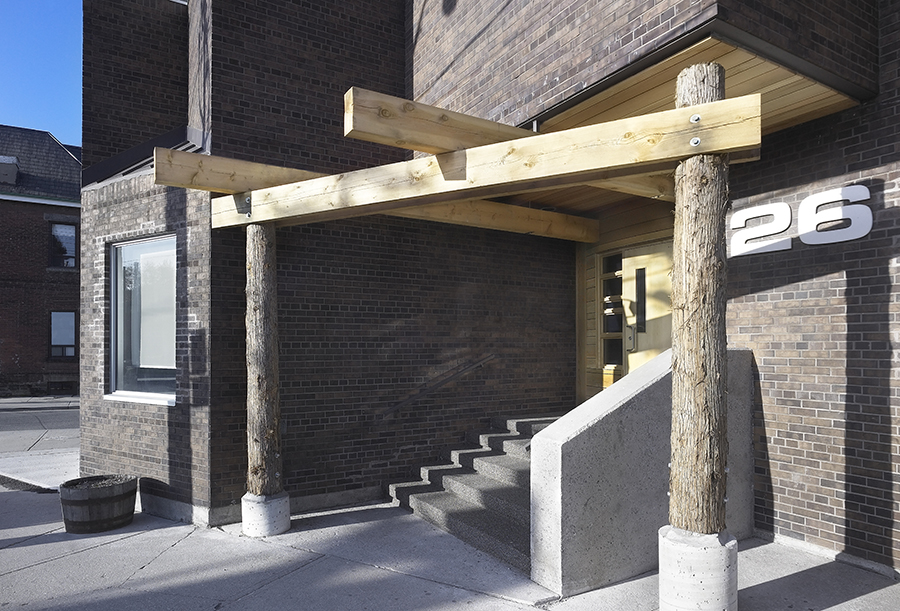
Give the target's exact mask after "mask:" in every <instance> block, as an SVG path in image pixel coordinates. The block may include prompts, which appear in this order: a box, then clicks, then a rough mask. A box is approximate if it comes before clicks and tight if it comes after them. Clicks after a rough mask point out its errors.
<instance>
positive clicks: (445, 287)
mask: <svg viewBox="0 0 900 611" xmlns="http://www.w3.org/2000/svg"><path fill="white" fill-rule="evenodd" d="M243 244H244V237H243V234H242V232H241V231H239V230H238V231H231V230H226V231H224V232H223V231H217V232H215V233H214V245H213V251H214V252H218V253H220V254H219V256H215V257H214V259H216V261H217V263H216V265H214V272H213V273H214V278H215V280H214V290H213V313H212V326H213V328H214V329H215V333H214V335H213V338H212V341H211V349H212V353H211V370H212V377H213V380H214V384H213V391H212V392H213V402H212V403H213V406H214V407H213V413H214V417H213V418H212V423H211V426H212V430H211V444H212V448H213V450H212V452H213V465H214V468H213V469H212V479H213V490H214V493H215V494H221V501H222V502H223V503H225V502H229V501H231V500H234V499H237V498H240V496H241V495H242V494H243V493H244V491H245V490H246V487H245V476H244V474H245V473H246V439H245V435H246V433H245V426H246V412H245V402H244V397H245V396H246V386H245V384H244V380H245V379H246V369H245V366H244V358H243V356H244V352H243V351H244V307H245V302H244V296H243V291H242V289H243V286H244V281H245V278H244V275H243V269H244V266H243V251H242V250H240V249H242V248H243ZM228 253H231V254H228ZM237 253H240V254H237ZM278 260H279V268H278V274H279V287H278V298H279V307H280V312H279V333H280V340H281V360H280V369H281V371H280V373H281V399H282V417H283V420H284V423H285V424H284V425H285V427H286V428H285V435H284V461H285V466H284V472H285V486H286V488H287V489H288V490H289V491H290V492H291V493H292V495H294V496H310V495H317V494H327V493H340V492H348V491H353V490H358V489H360V488H370V487H379V486H386V485H387V484H388V483H390V482H392V481H402V480H405V479H410V478H412V476H413V475H415V473H416V472H417V468H418V466H420V465H421V464H426V463H427V462H429V461H435V460H439V459H440V454H441V451H442V450H444V449H445V448H446V447H447V446H448V445H449V444H451V443H459V442H460V441H461V440H462V437H463V435H464V433H465V431H466V430H469V429H474V428H480V427H485V426H487V425H488V422H489V419H490V418H491V417H492V416H500V415H520V416H526V415H537V414H546V413H559V412H562V411H566V410H568V409H571V408H572V407H573V406H574V405H575V395H574V392H575V384H574V367H575V362H574V360H575V352H574V348H573V347H574V341H575V338H574V333H575V319H574V315H575V306H574V294H575V293H574V281H575V278H574V273H575V271H574V246H572V245H571V244H569V243H566V242H562V241H557V240H549V239H541V238H533V237H526V236H519V235H514V234H506V233H500V232H492V231H487V230H473V229H467V228H461V227H453V226H444V225H438V224H431V223H425V222H417V221H407V220H398V219H388V218H386V217H368V218H365V219H356V220H350V221H342V222H332V223H321V224H315V225H310V226H303V227H296V228H291V229H285V230H281V231H279V234H278ZM225 268H229V270H230V271H225ZM216 270H218V271H216ZM490 355H495V357H496V358H495V359H494V360H493V361H491V362H489V363H487V364H486V365H485V366H484V367H483V368H482V369H478V370H475V371H472V372H470V373H469V374H467V375H465V376H462V377H461V378H459V379H457V380H456V381H455V382H452V383H450V384H448V385H447V386H445V387H443V388H442V389H440V390H439V391H438V392H436V393H435V394H433V395H430V396H428V397H426V398H425V399H423V400H421V401H417V402H415V403H412V404H410V405H408V406H407V407H405V408H403V409H402V410H400V411H398V412H397V413H395V414H394V415H391V416H388V417H381V416H380V415H379V414H380V412H383V411H384V410H387V409H389V408H391V407H392V406H393V405H396V404H397V403H399V402H400V401H402V400H403V399H405V398H407V397H408V396H410V395H412V394H413V393H414V392H416V391H417V390H418V389H419V388H420V387H422V386H423V385H424V384H427V383H432V382H434V381H435V380H437V379H439V378H440V376H442V375H443V374H445V373H448V372H453V371H455V370H456V369H457V368H458V367H461V366H463V365H465V364H467V363H472V362H476V361H479V360H481V359H482V358H484V357H486V356H490ZM217 498H219V497H217Z"/></svg>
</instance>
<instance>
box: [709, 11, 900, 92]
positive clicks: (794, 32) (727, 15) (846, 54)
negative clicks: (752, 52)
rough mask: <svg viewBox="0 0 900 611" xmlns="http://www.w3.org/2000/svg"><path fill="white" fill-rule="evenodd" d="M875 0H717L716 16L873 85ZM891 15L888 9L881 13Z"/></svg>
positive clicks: (875, 70) (828, 68)
mask: <svg viewBox="0 0 900 611" xmlns="http://www.w3.org/2000/svg"><path fill="white" fill-rule="evenodd" d="M880 4H883V5H884V7H885V9H886V10H885V11H884V12H885V13H890V12H896V10H897V9H896V7H893V8H891V7H889V6H888V4H887V3H884V2H879V0H849V1H848V0H800V1H799V2H782V1H780V0H719V2H718V5H719V18H720V19H722V20H723V21H725V22H727V23H729V24H730V25H733V26H735V27H736V28H738V29H739V30H742V31H745V32H748V33H750V34H752V35H754V36H756V37H758V38H759V39H761V40H764V41H765V42H767V43H769V44H772V45H774V46H775V47H777V48H778V49H780V50H782V51H787V52H789V53H791V54H792V55H795V56H797V57H799V58H801V59H803V60H806V61H808V62H811V63H812V64H814V65H815V66H817V67H819V68H822V69H824V70H825V71H827V72H831V73H833V74H835V75H837V76H839V77H840V78H842V79H846V80H847V81H849V82H851V83H854V84H855V85H857V86H859V87H862V88H865V89H869V90H871V91H873V92H874V91H877V84H878V25H879V22H881V21H882V19H883V18H882V16H881V15H879V5H880ZM886 16H887V17H890V15H886Z"/></svg>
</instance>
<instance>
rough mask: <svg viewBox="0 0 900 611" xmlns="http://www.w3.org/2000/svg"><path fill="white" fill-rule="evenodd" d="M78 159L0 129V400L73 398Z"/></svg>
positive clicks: (28, 132)
mask: <svg viewBox="0 0 900 611" xmlns="http://www.w3.org/2000/svg"><path fill="white" fill-rule="evenodd" d="M80 155H81V149H80V147H72V146H65V145H63V144H60V142H59V141H58V140H56V138H54V137H53V135H52V134H50V133H48V132H45V131H39V130H33V129H25V128H21V127H11V126H8V125H0V207H2V210H3V221H2V222H0V261H2V262H0V395H44V394H49V393H55V394H67V395H72V394H77V393H78V343H79V342H78V309H79V304H80V300H79V291H80V287H79V282H78V268H79V265H80V261H79V258H80V257H79V246H80V244H79V239H80V238H79V232H80V230H79V227H80V222H81V221H80V218H79V217H80V210H81V162H80Z"/></svg>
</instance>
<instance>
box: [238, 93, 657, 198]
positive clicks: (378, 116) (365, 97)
mask: <svg viewBox="0 0 900 611" xmlns="http://www.w3.org/2000/svg"><path fill="white" fill-rule="evenodd" d="M344 135H345V136H347V137H348V138H356V139H357V140H364V141H366V142H377V143H378V144H387V145H389V146H396V147H399V148H403V149H407V150H411V151H419V152H422V153H431V154H433V155H437V154H440V153H449V152H451V151H460V150H463V149H468V148H474V147H476V146H484V145H486V144H494V143H496V142H508V141H510V140H517V139H519V138H528V137H530V136H535V135H536V134H535V132H532V131H529V130H527V129H521V128H519V127H512V126H509V125H504V124H502V123H496V122H494V121H488V120H487V119H479V118H477V117H472V116H469V115H465V114H461V113H458V112H452V111H449V110H444V109H443V108H438V107H436V106H428V105H427V104H422V103H420V102H412V101H410V100H404V99H403V98H397V97H394V96H390V95H386V94H383V93H376V92H374V91H369V90H367V89H360V88H359V87H351V88H350V89H348V90H347V93H345V94H344ZM672 170H673V172H674V167H673V168H672ZM590 186H592V187H597V188H600V189H607V190H609V191H617V192H620V193H627V194H629V195H639V196H641V197H652V198H661V199H665V200H667V201H675V184H674V182H673V180H672V176H671V173H667V175H663V176H660V175H657V176H652V177H650V176H623V177H620V178H617V179H615V180H610V181H603V180H600V181H595V182H593V183H590ZM248 190H249V189H248Z"/></svg>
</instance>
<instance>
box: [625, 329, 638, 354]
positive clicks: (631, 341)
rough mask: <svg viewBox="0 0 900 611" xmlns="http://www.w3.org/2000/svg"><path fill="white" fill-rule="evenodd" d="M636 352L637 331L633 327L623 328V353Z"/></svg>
mask: <svg viewBox="0 0 900 611" xmlns="http://www.w3.org/2000/svg"><path fill="white" fill-rule="evenodd" d="M636 350H637V329H636V328H635V326H634V325H628V326H626V327H625V351H626V352H635V351H636Z"/></svg>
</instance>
